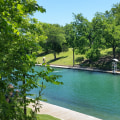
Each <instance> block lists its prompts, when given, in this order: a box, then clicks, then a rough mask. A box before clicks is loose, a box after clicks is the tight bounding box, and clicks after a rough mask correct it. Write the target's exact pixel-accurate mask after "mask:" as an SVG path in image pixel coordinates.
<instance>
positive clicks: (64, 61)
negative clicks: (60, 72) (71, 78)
mask: <svg viewBox="0 0 120 120" xmlns="http://www.w3.org/2000/svg"><path fill="white" fill-rule="evenodd" d="M81 56H84V55H76V54H75V59H76V58H77V57H81ZM43 57H45V59H46V62H47V63H49V64H54V65H70V66H72V65H73V51H72V48H69V51H67V52H61V53H60V54H57V56H56V57H57V59H56V60H54V56H53V54H46V55H45V54H40V55H39V56H38V57H37V60H36V61H37V62H39V63H42V60H43ZM76 64H77V63H76Z"/></svg>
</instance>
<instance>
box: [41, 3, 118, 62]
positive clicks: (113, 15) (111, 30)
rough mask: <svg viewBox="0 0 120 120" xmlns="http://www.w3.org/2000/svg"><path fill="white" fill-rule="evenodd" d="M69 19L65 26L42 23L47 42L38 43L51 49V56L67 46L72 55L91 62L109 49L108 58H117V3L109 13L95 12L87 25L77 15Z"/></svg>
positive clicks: (79, 15) (83, 18) (46, 48)
mask: <svg viewBox="0 0 120 120" xmlns="http://www.w3.org/2000/svg"><path fill="white" fill-rule="evenodd" d="M73 16H74V17H73V21H71V23H70V24H66V25H65V26H60V25H56V24H53V25H51V24H46V23H42V24H43V29H44V31H45V34H46V36H47V39H46V41H45V42H44V43H40V44H41V45H42V47H43V48H44V50H45V51H49V50H52V52H53V53H54V56H55V54H56V53H59V52H61V51H62V50H64V48H65V50H67V47H71V48H73V52H74V51H77V53H80V54H85V56H86V58H87V59H89V60H90V63H92V62H94V61H96V60H98V59H99V58H100V57H101V53H100V51H101V50H104V49H108V48H112V58H117V56H116V51H120V49H119V48H120V47H119V46H120V4H115V5H113V7H112V8H111V10H110V11H105V12H104V13H99V12H97V13H96V14H95V16H94V17H93V19H92V21H91V22H90V21H88V20H87V19H86V18H85V17H84V16H83V15H82V14H81V13H80V14H77V15H76V14H73ZM55 58H56V56H55Z"/></svg>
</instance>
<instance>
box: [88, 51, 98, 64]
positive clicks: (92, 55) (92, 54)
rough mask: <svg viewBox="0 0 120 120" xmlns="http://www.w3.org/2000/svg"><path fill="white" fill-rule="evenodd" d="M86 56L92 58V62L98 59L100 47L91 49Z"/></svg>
mask: <svg viewBox="0 0 120 120" xmlns="http://www.w3.org/2000/svg"><path fill="white" fill-rule="evenodd" d="M86 57H87V58H88V59H90V60H91V62H93V61H96V60H98V59H99V58H100V51H99V50H98V49H89V50H88V51H87V52H86Z"/></svg>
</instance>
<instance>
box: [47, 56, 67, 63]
mask: <svg viewBox="0 0 120 120" xmlns="http://www.w3.org/2000/svg"><path fill="white" fill-rule="evenodd" d="M66 57H68V56H63V57H58V58H56V59H52V60H50V61H48V62H47V63H48V64H49V63H52V62H55V61H57V60H60V59H63V58H66Z"/></svg>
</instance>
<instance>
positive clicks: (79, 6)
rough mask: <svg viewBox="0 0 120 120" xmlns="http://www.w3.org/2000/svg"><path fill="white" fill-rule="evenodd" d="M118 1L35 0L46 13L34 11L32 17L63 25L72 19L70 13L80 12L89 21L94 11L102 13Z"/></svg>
mask: <svg viewBox="0 0 120 120" xmlns="http://www.w3.org/2000/svg"><path fill="white" fill-rule="evenodd" d="M119 2H120V1H119V0H37V3H38V4H39V5H40V6H43V7H44V8H45V9H46V13H40V12H36V13H35V14H34V16H33V17H35V18H37V19H38V20H39V21H41V22H44V23H51V24H60V25H63V26H64V25H65V24H66V23H68V24H69V23H70V22H72V21H74V17H73V14H72V13H75V14H79V13H82V14H83V16H84V17H85V18H87V19H88V20H89V21H91V20H92V18H93V17H94V15H95V13H96V12H102V13H104V12H105V11H106V10H110V9H111V8H112V7H113V4H116V3H119Z"/></svg>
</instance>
